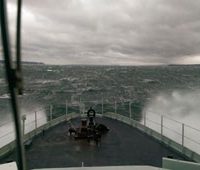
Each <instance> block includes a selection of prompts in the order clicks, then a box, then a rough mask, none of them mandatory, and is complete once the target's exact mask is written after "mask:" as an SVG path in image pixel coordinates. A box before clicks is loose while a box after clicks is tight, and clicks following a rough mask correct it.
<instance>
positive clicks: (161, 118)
mask: <svg viewBox="0 0 200 170" xmlns="http://www.w3.org/2000/svg"><path fill="white" fill-rule="evenodd" d="M160 129H161V135H163V115H161V128H160Z"/></svg>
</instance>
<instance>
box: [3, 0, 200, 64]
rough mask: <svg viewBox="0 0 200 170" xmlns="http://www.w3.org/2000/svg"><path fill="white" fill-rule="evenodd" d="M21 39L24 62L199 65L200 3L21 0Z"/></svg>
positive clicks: (12, 22) (11, 8)
mask: <svg viewBox="0 0 200 170" xmlns="http://www.w3.org/2000/svg"><path fill="white" fill-rule="evenodd" d="M15 6H16V4H15V0H9V3H8V11H9V21H10V22H9V23H10V32H11V38H12V46H13V49H14V40H15V39H14V32H15V19H16V18H15V17H16V16H15V14H16V7H15ZM22 40H23V41H22V51H23V60H26V61H27V60H28V61H38V62H45V63H47V64H114V65H147V64H199V63H200V1H199V0H42V1H41V0H24V1H23V25H22ZM1 51H2V48H1Z"/></svg>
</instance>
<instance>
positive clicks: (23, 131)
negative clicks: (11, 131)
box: [22, 115, 26, 136]
mask: <svg viewBox="0 0 200 170" xmlns="http://www.w3.org/2000/svg"><path fill="white" fill-rule="evenodd" d="M25 120H26V115H23V116H22V125H23V126H22V128H23V129H22V133H23V136H24V134H25Z"/></svg>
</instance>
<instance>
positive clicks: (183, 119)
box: [145, 89, 200, 153]
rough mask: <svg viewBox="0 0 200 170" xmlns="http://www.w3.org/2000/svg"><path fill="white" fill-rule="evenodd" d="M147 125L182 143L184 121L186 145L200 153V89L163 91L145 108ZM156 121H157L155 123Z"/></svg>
mask: <svg viewBox="0 0 200 170" xmlns="http://www.w3.org/2000/svg"><path fill="white" fill-rule="evenodd" d="M145 112H146V115H147V122H148V123H147V126H148V127H151V128H153V129H154V130H156V131H158V132H159V133H160V132H161V115H163V116H164V117H163V134H164V135H165V136H168V137H170V138H172V139H174V140H175V141H176V142H178V143H180V144H182V133H183V132H182V131H183V129H182V128H183V127H182V126H183V123H184V146H186V147H189V148H190V149H192V150H194V151H197V152H199V153H200V149H199V144H198V141H200V131H199V130H198V129H200V123H199V120H200V90H199V89H198V90H190V91H189V90H187V91H186V90H174V91H172V92H161V93H159V94H158V95H156V96H155V97H153V99H152V100H151V101H150V102H149V104H148V105H147V106H146V108H145ZM151 120H153V121H154V122H152V121H151ZM155 122H156V123H155Z"/></svg>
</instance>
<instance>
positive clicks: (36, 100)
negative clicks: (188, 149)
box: [0, 64, 200, 151]
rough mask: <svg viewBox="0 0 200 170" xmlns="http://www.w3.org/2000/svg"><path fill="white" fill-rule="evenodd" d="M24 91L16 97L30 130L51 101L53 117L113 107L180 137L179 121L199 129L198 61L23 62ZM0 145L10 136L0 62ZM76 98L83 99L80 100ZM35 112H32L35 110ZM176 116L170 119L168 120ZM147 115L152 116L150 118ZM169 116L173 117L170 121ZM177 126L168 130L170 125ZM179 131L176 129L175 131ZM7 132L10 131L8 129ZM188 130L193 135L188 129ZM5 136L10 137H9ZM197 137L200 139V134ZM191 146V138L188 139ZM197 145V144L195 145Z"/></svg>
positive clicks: (44, 118) (45, 114) (41, 119)
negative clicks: (184, 63) (147, 63)
mask: <svg viewBox="0 0 200 170" xmlns="http://www.w3.org/2000/svg"><path fill="white" fill-rule="evenodd" d="M23 74H24V89H25V90H24V95H23V96H21V97H19V105H20V111H21V116H23V115H26V121H25V124H26V128H25V132H28V131H30V130H32V129H34V128H35V122H34V119H35V114H36V113H37V118H38V120H39V122H38V126H39V125H41V124H44V123H45V122H46V121H48V119H49V117H50V115H49V112H50V105H52V108H53V109H52V112H53V118H55V117H58V116H60V115H63V114H65V112H66V110H65V109H66V103H67V104H68V112H73V111H76V112H80V108H81V112H82V111H84V110H87V109H88V108H89V107H90V106H93V107H94V108H95V109H96V111H97V112H99V113H101V111H102V110H101V109H102V105H101V102H102V100H103V102H104V112H106V111H107V112H108V111H112V112H115V111H116V112H117V113H120V114H123V115H126V116H129V114H130V113H129V111H130V109H129V107H130V101H131V112H132V118H134V119H136V120H138V121H141V122H144V114H145V115H146V116H147V118H148V119H149V121H148V120H146V122H147V125H148V126H150V127H151V128H154V129H155V130H157V131H161V129H160V127H161V126H160V124H161V115H163V116H164V120H163V121H164V128H163V132H164V133H165V134H166V135H168V136H169V137H173V138H175V139H176V140H177V142H179V143H181V136H180V134H181V133H182V123H184V124H186V125H189V126H192V127H195V128H196V129H200V124H199V122H198V120H200V119H199V118H200V113H199V112H200V76H199V75H200V66H199V65H190V66H178V65H174V66H172V65H171V66H53V65H42V64H40V65H37V64H32V65H24V66H23ZM0 87H1V88H0V117H1V119H0V136H1V137H0V145H3V144H4V143H5V142H8V141H10V140H12V139H13V138H14V134H13V124H12V116H11V109H10V104H9V95H8V93H7V85H6V81H5V77H4V69H3V66H2V65H0ZM79 103H81V104H80V105H79ZM35 112H36V113H35ZM171 119H174V120H176V121H177V122H176V121H174V120H171ZM150 120H152V121H154V122H156V123H157V124H156V123H153V122H151V121H150ZM170 120H171V121H170ZM189 126H185V129H184V130H185V131H184V132H185V136H188V135H189V137H190V138H192V139H193V138H194V139H196V137H197V136H200V135H199V132H198V131H196V130H192V129H191V128H189ZM169 128H170V129H172V130H174V129H175V130H176V133H175V132H174V133H172V131H171V130H169ZM179 133H180V134H179ZM7 134H10V135H7ZM191 134H192V135H191ZM8 136H9V137H8ZM199 141H200V140H199ZM184 142H186V143H190V144H189V145H190V146H196V144H195V143H194V142H191V141H189V140H188V141H187V138H186V139H185V141H184ZM199 151H200V149H199Z"/></svg>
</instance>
